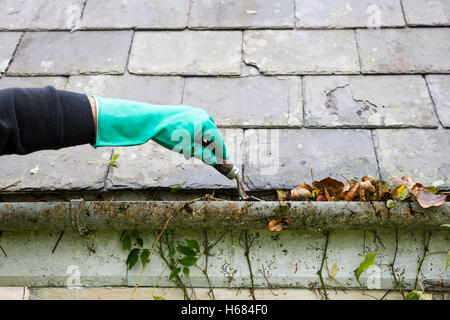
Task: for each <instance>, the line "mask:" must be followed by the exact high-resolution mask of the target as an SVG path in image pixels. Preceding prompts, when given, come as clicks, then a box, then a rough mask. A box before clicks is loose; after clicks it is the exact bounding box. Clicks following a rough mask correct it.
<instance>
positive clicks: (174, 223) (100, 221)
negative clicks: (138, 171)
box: [0, 200, 450, 234]
mask: <svg viewBox="0 0 450 320" xmlns="http://www.w3.org/2000/svg"><path fill="white" fill-rule="evenodd" d="M286 204H287V205H288V206H289V210H288V212H287V214H286V215H285V217H287V218H289V219H290V221H291V223H290V224H289V227H288V228H289V229H310V230H311V229H312V230H314V229H315V230H319V229H320V230H374V229H406V230H439V229H441V230H442V229H443V227H442V225H443V224H448V223H450V203H449V202H446V203H445V204H444V205H442V206H440V207H432V208H428V209H423V208H421V207H420V206H419V205H418V204H417V203H413V202H398V203H397V204H396V207H395V208H392V209H388V208H387V207H386V205H385V202H306V201H305V202H304V201H297V202H286ZM277 206H279V202H277V201H264V202H245V201H197V202H185V201H83V200H71V201H70V202H1V203H0V230H2V231H33V230H49V231H62V230H75V231H77V232H79V233H81V234H83V233H86V232H89V231H96V230H132V229H137V230H152V229H161V228H162V227H163V226H164V223H165V222H166V220H167V218H168V217H169V216H170V215H171V214H172V213H174V212H176V214H175V215H174V217H173V218H172V220H171V221H170V223H169V225H168V229H192V230H198V229H232V230H245V229H265V228H266V227H267V223H268V222H269V221H270V220H271V219H273V218H274V217H275V214H274V209H275V208H276V207H277Z"/></svg>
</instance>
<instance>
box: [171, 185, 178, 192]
mask: <svg viewBox="0 0 450 320" xmlns="http://www.w3.org/2000/svg"><path fill="white" fill-rule="evenodd" d="M180 190H181V185H179V184H177V185H176V186H174V187H173V188H172V190H170V191H171V192H177V191H180Z"/></svg>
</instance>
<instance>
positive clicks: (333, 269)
mask: <svg viewBox="0 0 450 320" xmlns="http://www.w3.org/2000/svg"><path fill="white" fill-rule="evenodd" d="M338 271H339V269H338V266H337V264H336V262H335V263H334V264H333V266H332V267H331V269H330V277H332V278H334V277H335V276H336V275H337V273H338Z"/></svg>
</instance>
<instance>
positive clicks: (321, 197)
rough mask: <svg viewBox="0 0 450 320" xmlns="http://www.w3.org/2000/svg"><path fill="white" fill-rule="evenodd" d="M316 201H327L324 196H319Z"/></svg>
mask: <svg viewBox="0 0 450 320" xmlns="http://www.w3.org/2000/svg"><path fill="white" fill-rule="evenodd" d="M316 201H328V199H327V197H326V196H325V195H324V194H319V195H318V196H317V199H316Z"/></svg>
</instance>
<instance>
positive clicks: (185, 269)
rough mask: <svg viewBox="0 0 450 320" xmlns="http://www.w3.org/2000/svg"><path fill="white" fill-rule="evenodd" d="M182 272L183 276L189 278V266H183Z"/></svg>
mask: <svg viewBox="0 0 450 320" xmlns="http://www.w3.org/2000/svg"><path fill="white" fill-rule="evenodd" d="M183 273H184V276H185V277H186V278H189V268H186V267H184V268H183Z"/></svg>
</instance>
